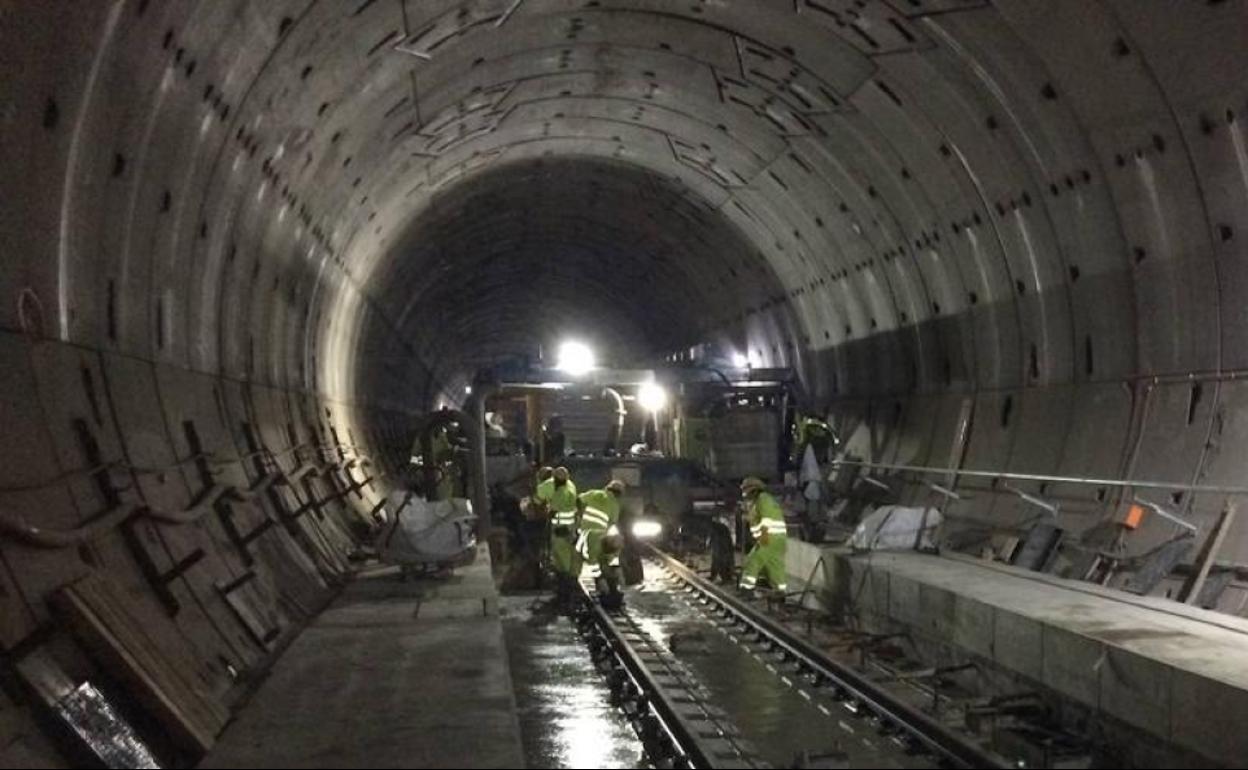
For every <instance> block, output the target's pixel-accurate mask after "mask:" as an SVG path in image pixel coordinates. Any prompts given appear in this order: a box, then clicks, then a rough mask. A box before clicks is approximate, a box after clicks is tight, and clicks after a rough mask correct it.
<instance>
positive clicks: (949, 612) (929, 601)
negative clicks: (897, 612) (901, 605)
mask: <svg viewBox="0 0 1248 770" xmlns="http://www.w3.org/2000/svg"><path fill="white" fill-rule="evenodd" d="M956 613H957V595H956V594H954V593H953V592H952V591H948V590H946V589H944V588H942V587H940V586H933V585H929V584H926V583H920V584H919V606H918V614H919V624H918V628H919V632H920V633H921V634H923V635H925V636H929V637H931V638H933V639H935V640H937V641H939V642H941V643H945V644H948V643H950V642H952V641H953V636H954V628H955V627H956V625H957V621H956Z"/></svg>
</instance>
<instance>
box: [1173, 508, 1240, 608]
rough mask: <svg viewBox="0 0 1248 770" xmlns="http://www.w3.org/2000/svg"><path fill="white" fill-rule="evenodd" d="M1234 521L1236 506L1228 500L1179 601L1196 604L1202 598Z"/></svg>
mask: <svg viewBox="0 0 1248 770" xmlns="http://www.w3.org/2000/svg"><path fill="white" fill-rule="evenodd" d="M1234 521H1235V504H1234V503H1232V502H1231V501H1230V500H1227V501H1226V503H1225V504H1224V505H1223V506H1222V513H1221V514H1220V515H1219V516H1218V521H1217V523H1216V524H1214V525H1213V531H1212V532H1210V533H1209V537H1207V538H1205V542H1204V545H1202V546H1201V547H1200V553H1199V554H1198V555H1197V556H1196V571H1195V572H1193V573H1192V574H1191V575H1188V577H1187V580H1185V581H1184V582H1183V590H1182V592H1181V593H1180V594H1179V601H1181V602H1183V603H1185V604H1195V603H1196V600H1197V599H1198V598H1199V597H1200V589H1202V588H1204V587H1205V579H1206V578H1208V577H1209V568H1210V567H1212V566H1213V562H1214V560H1216V559H1217V558H1218V551H1220V550H1222V541H1223V540H1226V533H1227V532H1229V531H1230V530H1231V523H1232V522H1234Z"/></svg>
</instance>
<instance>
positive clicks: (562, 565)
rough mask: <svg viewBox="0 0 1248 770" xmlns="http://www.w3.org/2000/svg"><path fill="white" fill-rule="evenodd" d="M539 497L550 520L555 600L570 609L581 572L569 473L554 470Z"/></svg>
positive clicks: (575, 501)
mask: <svg viewBox="0 0 1248 770" xmlns="http://www.w3.org/2000/svg"><path fill="white" fill-rule="evenodd" d="M536 497H537V499H538V500H539V501H541V503H542V505H543V506H544V508H545V510H546V515H547V516H548V517H549V520H550V566H551V570H552V571H554V573H555V598H556V601H558V602H559V604H562V605H567V604H568V603H569V602H570V601H571V600H572V581H573V580H575V579H576V576H577V575H579V574H580V572H581V559H580V555H579V554H578V553H577V552H576V510H577V500H576V485H575V484H573V483H572V479H571V477H570V474H569V473H568V469H567V468H564V467H563V466H559V467H558V468H555V469H554V470H553V471H552V472H551V476H550V478H548V479H546V480H545V481H543V482H542V483H540V484H538V485H537V492H536Z"/></svg>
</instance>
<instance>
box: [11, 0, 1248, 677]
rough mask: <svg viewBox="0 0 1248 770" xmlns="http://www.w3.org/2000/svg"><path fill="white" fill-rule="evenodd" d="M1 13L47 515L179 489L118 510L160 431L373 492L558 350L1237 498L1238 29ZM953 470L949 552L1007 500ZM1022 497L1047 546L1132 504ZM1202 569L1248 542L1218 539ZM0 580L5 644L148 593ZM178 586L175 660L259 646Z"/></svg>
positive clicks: (922, 450)
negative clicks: (322, 457) (310, 454)
mask: <svg viewBox="0 0 1248 770" xmlns="http://www.w3.org/2000/svg"><path fill="white" fill-rule="evenodd" d="M0 25H2V26H0V35H2V36H3V37H4V38H5V40H6V45H5V47H4V50H5V64H4V67H3V75H2V76H0V78H2V80H0V82H2V83H3V90H4V92H5V93H6V99H5V103H6V105H7V106H6V108H5V113H4V114H5V120H4V122H3V124H2V125H0V131H3V133H4V139H5V141H4V142H3V143H0V168H3V169H5V171H6V173H5V174H4V175H3V178H0V197H3V199H4V200H5V201H6V205H5V206H4V207H3V210H0V230H2V231H3V232H4V235H5V238H4V242H5V244H6V249H5V250H6V256H5V257H4V259H3V260H0V288H2V289H3V291H4V294H5V296H6V297H7V298H8V299H7V300H6V301H5V302H3V303H0V345H2V346H3V352H2V353H0V360H3V361H4V362H5V364H4V366H2V367H0V369H2V370H3V375H0V376H2V377H3V380H4V382H3V385H2V386H0V387H3V391H4V393H5V399H4V407H3V410H4V424H5V425H6V429H7V431H8V432H9V433H10V435H16V436H22V437H23V440H22V441H21V442H20V444H18V445H15V446H13V447H11V448H10V449H9V450H7V454H8V456H9V457H10V458H11V461H10V462H6V463H4V464H2V467H0V486H3V487H4V488H5V491H4V493H3V494H4V498H3V500H4V502H3V507H4V508H5V510H6V511H31V510H37V511H39V516H38V518H39V522H40V524H41V525H42V526H52V527H74V526H78V525H81V524H82V523H83V522H86V521H89V520H90V519H92V518H93V517H94V516H95V515H96V514H97V513H98V512H99V511H100V510H102V509H105V508H107V507H108V506H109V505H111V504H112V502H113V501H110V500H109V499H107V495H105V494H104V493H102V492H101V491H100V489H99V488H98V484H96V483H95V482H94V481H92V480H91V479H90V478H88V477H84V476H82V475H81V474H79V475H75V472H76V471H77V470H79V469H82V468H84V467H90V466H96V465H99V464H101V463H103V464H109V463H120V464H124V467H130V468H144V467H148V468H167V469H172V470H171V472H170V473H169V474H167V475H166V476H160V477H157V476H156V475H142V474H137V475H132V477H131V478H132V480H133V489H134V492H133V494H135V495H138V496H139V497H140V498H141V499H143V500H146V501H148V502H153V503H157V502H158V503H159V504H160V505H163V506H168V507H170V508H171V509H177V508H179V507H182V506H184V505H186V504H188V503H189V502H190V501H191V500H193V499H194V498H195V496H196V494H198V492H199V491H200V488H199V480H198V479H197V478H196V476H195V474H194V473H193V472H192V471H191V469H190V468H189V467H187V466H186V465H185V463H184V462H183V460H182V458H187V457H191V456H193V455H194V454H195V451H194V450H193V448H192V446H191V444H190V443H189V440H188V438H187V435H186V432H185V430H184V427H185V425H186V423H187V422H188V421H190V422H193V423H194V424H195V426H196V427H197V429H198V432H199V435H198V440H199V441H200V442H202V445H203V446H202V448H203V450H204V451H207V452H215V453H218V454H220V455H221V456H236V457H237V456H240V455H241V456H244V457H245V456H246V455H247V454H248V453H252V452H256V451H259V449H258V447H263V448H265V449H267V450H269V451H271V452H274V453H277V454H279V455H282V456H285V455H283V454H282V453H288V452H290V450H291V449H292V447H295V446H299V445H303V444H307V443H310V442H327V443H332V444H343V445H345V446H346V447H349V448H350V451H351V452H355V453H357V454H359V455H361V456H370V457H372V458H373V459H374V462H376V464H377V465H378V468H379V469H384V468H392V467H393V466H394V464H395V463H396V462H400V461H401V460H403V459H405V458H406V455H405V452H406V450H407V448H408V446H410V441H409V437H408V431H409V429H410V427H411V426H412V425H413V424H415V421H416V420H417V419H418V418H419V416H420V415H421V414H423V413H425V412H426V411H428V410H430V409H432V408H434V407H435V406H436V405H437V404H438V403H443V402H444V403H449V404H457V403H459V402H460V401H461V400H462V398H463V386H464V384H466V383H467V382H468V381H469V380H470V379H471V377H472V376H473V373H474V371H475V369H476V368H477V367H479V366H483V365H486V364H488V363H490V362H492V361H495V360H498V359H499V358H501V357H503V356H506V355H510V354H513V353H515V352H517V351H522V350H524V349H525V348H526V346H531V344H532V341H533V339H535V338H538V339H540V340H541V341H542V343H543V344H547V345H549V344H550V343H551V342H552V341H554V340H556V339H558V338H559V337H560V336H562V335H564V334H567V333H569V332H574V331H575V332H580V333H582V334H585V335H586V336H589V337H591V338H593V339H594V340H595V342H596V343H597V344H598V345H600V346H601V347H602V348H604V349H608V350H612V351H613V352H614V353H615V354H616V355H618V356H619V357H620V358H622V359H635V360H642V359H644V358H645V357H646V356H651V355H658V356H665V355H671V354H680V353H681V352H682V351H684V350H687V349H688V348H690V347H691V346H693V345H697V344H699V343H706V342H715V343H720V344H724V345H726V346H728V347H730V348H733V349H737V350H740V351H742V352H746V353H748V354H749V356H750V358H751V360H752V361H753V362H754V363H755V364H756V365H758V366H788V367H792V368H793V369H794V370H795V371H796V372H797V373H798V375H799V377H800V378H801V381H802V384H803V386H804V389H805V391H806V392H807V393H808V394H809V396H810V399H811V400H810V404H809V406H810V407H812V408H814V409H816V410H818V411H821V412H826V413H827V414H829V415H830V416H831V417H832V420H833V422H834V423H835V424H837V426H838V428H839V429H840V430H841V432H842V433H843V434H844V435H845V436H847V438H848V442H849V445H850V447H851V448H852V449H853V450H854V451H855V453H856V454H858V455H860V456H862V457H864V458H866V459H868V460H871V461H874V462H884V463H888V462H896V463H904V464H911V465H929V466H938V467H944V466H949V465H957V464H961V466H962V467H965V468H976V469H989V470H1010V471H1017V472H1029V473H1039V474H1053V475H1069V476H1092V477H1103V478H1122V479H1143V480H1151V481H1162V482H1168V483H1173V484H1174V490H1173V491H1162V490H1148V491H1143V490H1141V491H1139V493H1138V494H1139V495H1140V496H1141V497H1143V498H1146V499H1149V500H1153V501H1156V502H1160V503H1164V504H1166V505H1169V506H1172V507H1173V508H1174V509H1175V510H1177V511H1178V512H1180V513H1181V514H1182V515H1183V516H1185V517H1187V518H1189V519H1190V520H1192V521H1193V522H1196V523H1197V524H1199V525H1200V526H1202V527H1203V528H1207V527H1208V526H1209V525H1210V524H1211V522H1212V521H1213V520H1214V518H1215V517H1216V515H1217V513H1218V511H1219V509H1220V508H1221V505H1222V502H1223V499H1222V497H1221V496H1217V495H1212V494H1195V493H1190V492H1185V487H1186V486H1187V485H1191V484H1208V485H1218V484H1229V485H1235V484H1242V483H1243V482H1242V479H1243V474H1242V469H1241V467H1240V465H1241V464H1240V462H1239V458H1240V457H1241V456H1242V453H1243V451H1244V448H1245V446H1248V428H1246V427H1245V419H1244V415H1245V414H1248V409H1246V408H1245V407H1246V406H1248V404H1246V402H1248V390H1245V387H1244V384H1243V381H1242V378H1241V377H1240V376H1239V374H1240V373H1242V372H1243V371H1244V370H1245V368H1248V367H1246V366H1245V362H1246V361H1248V341H1246V339H1245V337H1246V335H1248V314H1245V313H1243V312H1242V307H1243V306H1244V301H1243V300H1244V294H1245V291H1248V288H1246V283H1248V268H1246V267H1245V262H1244V260H1243V259H1242V257H1243V255H1244V243H1245V239H1244V237H1243V233H1245V232H1248V151H1246V150H1245V143H1246V138H1245V130H1244V127H1243V126H1244V123H1243V118H1242V116H1243V114H1244V112H1245V110H1248V104H1246V103H1245V101H1246V97H1248V93H1246V90H1248V89H1246V86H1245V83H1244V82H1243V78H1242V75H1241V73H1242V71H1243V66H1242V65H1243V63H1244V54H1243V52H1244V51H1246V50H1248V14H1245V13H1244V10H1243V7H1242V6H1241V5H1239V4H1237V3H1233V2H1211V3H1202V4H1193V5H1192V6H1191V7H1189V8H1185V9H1184V10H1183V11H1182V12H1178V11H1175V10H1174V9H1173V8H1170V7H1167V6H1166V5H1164V4H1151V3H1138V2H1131V0H1098V1H1097V2H1085V1H1084V0H1069V1H1066V0H1062V1H1060V2H1053V3H1048V4H1040V3H1033V2H1027V1H1026V0H1003V1H1001V2H991V3H990V2H984V1H983V0H867V1H866V2H848V1H846V0H818V1H817V2H816V0H797V1H796V2H789V1H788V0H785V1H784V2H780V1H779V0H776V1H774V2H772V1H770V0H751V1H749V2H733V3H716V2H707V1H705V0H689V2H683V3H673V2H664V1H663V0H590V1H589V2H568V1H567V0H521V2H518V3H517V2H515V0H469V1H467V2H461V1H456V2H452V1H451V0H437V1H430V0H406V1H401V0H361V1H360V2H358V3H349V4H348V3H332V2H325V0H311V1H309V0H289V1H285V0H284V1H283V2H263V3H256V2H251V3H247V2H239V3H231V4H225V3H212V2H200V3H194V2H183V3H171V4H162V3H149V2H147V1H146V0H133V1H131V2H109V3H92V4H86V5H83V4H73V3H68V2H51V3H39V4H23V5H22V6H21V7H18V8H16V9H14V10H13V11H12V12H11V13H9V14H6V18H5V20H4V21H3V22H0ZM555 258H558V259H559V263H558V264H559V265H560V266H561V267H562V268H563V270H564V272H563V273H561V274H560V275H566V282H565V281H564V280H563V278H562V277H561V278H556V279H552V281H551V284H550V286H551V294H552V299H551V305H550V307H549V308H548V311H549V312H538V311H537V310H536V309H535V308H534V307H533V305H532V303H531V302H530V301H529V296H531V295H530V293H529V292H530V291H531V289H532V287H526V286H525V282H526V279H531V278H534V277H535V276H544V275H547V273H546V272H545V271H546V270H547V269H548V267H546V266H545V265H547V264H548V263H547V262H546V260H553V259H555ZM612 277H613V278H614V279H615V280H614V281H612V280H610V278H612ZM648 299H649V300H650V301H649V302H647V300H648ZM968 416H969V421H968ZM75 421H77V422H75ZM84 424H85V430H86V431H87V432H88V433H89V434H90V441H89V442H87V443H88V444H89V445H90V449H88V448H87V447H86V446H85V445H84V441H83V438H82V431H83V430H84V428H83V425H84ZM962 430H965V431H966V432H967V438H966V441H965V443H964V444H962V445H960V448H959V445H956V444H955V436H957V435H958V434H959V431H962ZM951 446H953V447H955V448H956V449H959V452H960V453H959V452H951V449H950V448H951ZM88 455H91V456H88ZM283 462H284V460H283ZM118 467H123V466H118ZM227 474H228V475H229V476H230V477H231V478H233V479H234V480H236V481H238V483H244V482H247V481H249V480H254V479H252V478H251V477H252V476H254V469H252V468H251V467H249V466H246V465H245V463H244V462H239V463H238V464H237V465H236V467H234V468H233V469H232V470H229V471H227ZM49 480H58V483H52V484H49V483H47V482H48V481H49ZM970 486H971V487H972V488H974V489H975V490H976V492H977V494H975V495H974V496H973V498H972V499H969V500H968V501H967V502H966V503H965V504H964V505H963V506H961V509H960V513H961V514H962V515H963V516H965V517H966V518H967V519H969V520H971V521H972V522H973V523H974V525H975V526H986V527H998V528H1005V529H1008V528H1010V527H1011V526H1014V525H1016V524H1018V523H1019V522H1021V521H1024V520H1026V519H1027V518H1028V517H1029V516H1031V515H1032V513H1034V511H1032V510H1030V509H1028V508H1027V507H1026V504H1025V503H1024V502H1022V501H1020V500H1019V499H1018V498H1017V497H1015V496H1014V495H1012V494H1009V493H1006V492H1004V491H1001V490H997V489H995V488H991V487H989V486H988V485H986V484H984V485H978V486H977V485H976V484H975V483H971V484H970ZM1022 486H1023V487H1024V488H1025V489H1026V490H1027V491H1029V492H1032V493H1039V494H1045V495H1051V496H1055V497H1060V498H1061V499H1062V500H1063V513H1062V516H1063V521H1064V522H1065V524H1066V526H1067V527H1068V528H1070V529H1071V530H1074V531H1078V530H1081V529H1085V528H1087V527H1091V526H1095V525H1097V524H1098V522H1102V521H1103V520H1105V519H1107V518H1108V517H1111V516H1113V515H1114V514H1115V513H1116V512H1117V511H1118V510H1120V508H1121V506H1122V505H1124V504H1125V502H1127V501H1124V500H1123V499H1121V498H1120V496H1118V494H1117V492H1116V491H1115V490H1113V489H1104V488H1095V487H1087V486H1080V485H1070V484H1060V483H1052V484H1039V483H1035V484H1030V485H1027V484H1024V485H1022ZM384 487H385V481H384V480H380V479H379V480H378V481H377V483H376V485H375V488H373V489H371V490H370V491H369V495H371V496H372V497H373V498H376V497H378V496H379V494H380V492H381V491H382V490H383V489H384ZM370 502H371V500H367V499H365V498H364V497H363V496H362V495H361V497H360V499H357V500H354V501H353V502H351V503H350V504H351V505H353V506H355V507H367V505H368V504H369V503H370ZM23 515H28V514H23ZM1171 534H1172V533H1171V532H1170V530H1169V529H1167V528H1165V527H1164V526H1162V525H1161V524H1152V523H1150V524H1149V526H1148V528H1146V530H1145V531H1142V532H1141V533H1140V537H1139V539H1138V541H1137V542H1138V547H1140V548H1141V549H1147V548H1148V547H1151V546H1153V545H1156V544H1158V543H1161V542H1163V541H1164V540H1166V539H1167V538H1168V537H1170V535H1171ZM169 537H170V538H172V539H171V540H170V541H169V542H166V543H164V545H163V546H162V547H163V548H165V549H166V550H167V551H168V553H169V554H171V555H173V554H176V553H177V552H178V550H179V547H180V546H178V544H177V543H176V542H174V541H176V539H177V538H176V537H175V536H169ZM205 542H208V543H209V544H211V543H212V542H213V541H212V539H211V538H209V539H208V541H205ZM171 543H172V544H171ZM219 546H220V543H219V542H217V543H216V545H214V546H213V547H219ZM1226 554H1227V556H1226V559H1227V561H1231V562H1236V563H1241V562H1244V561H1246V560H1248V525H1245V523H1244V519H1243V518H1242V517H1241V518H1240V520H1239V521H1238V522H1237V523H1236V525H1235V527H1234V529H1233V530H1232V532H1231V535H1230V537H1229V538H1228V541H1227V544H1226ZM0 555H3V558H4V564H5V569H4V571H3V576H2V577H0V580H2V582H3V584H4V588H5V591H4V598H3V602H4V605H3V608H2V609H3V615H4V618H5V623H4V628H3V631H2V633H0V641H2V642H3V644H4V646H5V647H11V646H13V645H16V644H18V643H19V642H20V641H21V640H22V639H25V638H27V637H29V635H30V634H31V633H33V632H34V631H35V630H36V629H37V628H38V626H39V625H40V624H41V623H42V622H43V621H44V620H45V619H46V618H47V617H48V610H47V607H46V605H45V602H44V597H45V596H46V594H47V593H48V592H49V591H51V590H52V589H54V588H55V587H57V586H58V585H61V584H63V583H65V582H67V581H69V580H71V579H73V578H74V577H75V576H76V575H79V574H81V573H82V571H83V570H85V569H86V568H87V567H88V566H89V565H95V566H102V567H105V568H107V569H109V570H112V571H114V572H115V573H116V575H117V576H118V579H120V580H122V581H123V582H125V581H128V582H130V583H132V584H133V585H141V584H142V578H141V577H140V576H139V574H138V570H137V567H136V566H135V565H134V564H132V563H130V560H129V558H128V557H126V556H125V555H124V553H123V552H122V550H121V549H120V548H119V547H118V546H117V545H116V544H115V543H114V544H108V543H103V544H92V545H89V546H84V548H83V549H81V550H79V551H78V552H74V553H71V552H56V553H48V552H42V551H37V550H32V549H30V548H27V547H25V546H23V545H21V544H15V543H11V542H8V541H4V542H0ZM214 559H216V561H215V562H214V564H215V566H214V567H213V569H217V570H219V571H220V573H221V574H222V575H224V574H233V573H232V570H233V569H234V567H233V566H231V565H230V564H229V563H228V562H229V559H228V558H227V557H225V556H221V557H219V558H218V557H214ZM188 585H189V587H188V589H187V590H188V592H189V594H188V596H191V597H198V598H194V603H196V604H197V605H200V609H199V610H197V611H196V613H194V617H188V616H184V619H182V620H179V624H181V626H182V627H181V630H182V632H183V633H186V634H187V635H188V636H193V637H196V638H197V639H198V640H199V641H197V642H195V643H194V644H193V646H194V647H195V649H196V650H197V653H199V654H200V655H201V657H202V658H204V659H205V660H215V659H216V658H217V657H218V655H220V654H226V655H229V656H231V657H234V658H236V659H238V660H241V661H247V660H251V659H255V658H256V657H257V656H258V655H259V651H257V650H250V649H249V648H250V647H252V646H254V645H251V644H250V643H248V642H246V641H245V640H240V639H239V638H238V634H237V632H235V631H232V630H230V629H231V626H230V624H231V623H232V622H233V621H231V620H230V619H229V618H228V617H226V614H225V613H223V612H222V611H221V610H220V608H216V609H214V608H213V607H211V606H210V605H211V601H210V598H204V597H205V596H208V595H210V594H211V589H210V588H206V587H205V585H206V584H203V585H199V586H196V585H195V584H194V582H193V581H192V582H191V583H189V584H188ZM205 640H207V641H205Z"/></svg>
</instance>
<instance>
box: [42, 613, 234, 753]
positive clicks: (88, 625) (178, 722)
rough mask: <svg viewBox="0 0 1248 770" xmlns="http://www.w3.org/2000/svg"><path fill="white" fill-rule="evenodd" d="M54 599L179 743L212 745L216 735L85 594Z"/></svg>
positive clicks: (194, 747)
mask: <svg viewBox="0 0 1248 770" xmlns="http://www.w3.org/2000/svg"><path fill="white" fill-rule="evenodd" d="M53 603H54V605H55V606H56V608H57V609H58V610H59V611H60V612H61V613H62V614H63V615H64V617H65V619H66V621H67V622H68V623H69V625H70V628H71V629H72V631H73V633H74V636H76V637H77V638H78V640H79V641H80V642H82V644H83V646H84V647H86V649H87V652H88V653H89V654H90V655H91V656H92V657H93V658H95V659H96V660H97V661H98V662H99V663H100V664H101V665H103V666H104V667H105V668H107V669H108V671H109V673H111V674H112V675H114V676H116V677H117V678H118V679H119V680H121V682H122V683H123V684H124V685H125V686H126V687H127V689H129V690H130V692H131V694H133V695H134V697H135V699H136V700H137V701H138V702H139V704H140V705H142V706H143V707H144V708H145V709H146V710H147V711H149V712H151V714H152V716H153V717H155V719H156V720H157V721H158V722H160V724H161V725H162V726H163V727H164V728H165V729H166V730H167V731H168V733H169V737H170V739H171V740H173V742H174V743H175V744H177V745H178V746H181V747H182V748H184V749H188V750H190V751H193V752H196V753H204V752H206V751H208V749H210V748H212V745H213V741H214V738H215V736H212V735H209V734H208V733H207V732H205V731H204V730H203V728H202V727H201V726H200V725H199V724H197V723H196V722H195V721H194V720H193V719H190V718H188V717H187V716H186V715H185V714H184V713H183V712H182V710H181V709H180V708H179V705H178V703H177V702H176V701H175V700H174V699H173V698H172V697H170V696H169V694H168V693H167V692H166V691H165V689H164V688H162V687H161V686H160V685H159V684H158V683H157V682H155V681H154V680H153V679H152V678H151V677H150V676H149V675H148V672H147V670H146V668H145V667H144V666H143V665H142V664H141V663H140V662H139V661H138V660H137V659H136V658H135V656H134V655H133V654H132V653H131V652H130V651H129V650H127V649H126V648H125V646H124V645H122V644H121V643H120V642H118V640H117V639H115V638H114V637H113V636H112V634H110V633H109V632H108V630H107V628H106V627H105V626H104V624H103V622H102V621H101V620H100V618H99V617H98V616H97V615H96V614H95V613H94V612H92V611H91V607H90V606H89V605H88V603H87V602H85V601H83V599H82V597H80V596H78V595H77V594H76V593H75V592H74V591H73V590H63V591H58V592H57V593H56V594H55V596H54V598H53Z"/></svg>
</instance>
